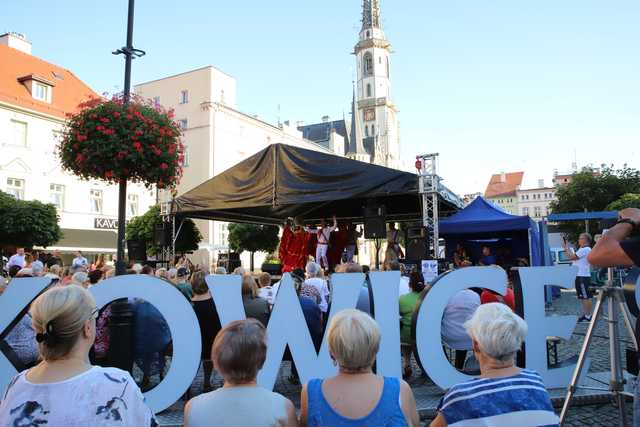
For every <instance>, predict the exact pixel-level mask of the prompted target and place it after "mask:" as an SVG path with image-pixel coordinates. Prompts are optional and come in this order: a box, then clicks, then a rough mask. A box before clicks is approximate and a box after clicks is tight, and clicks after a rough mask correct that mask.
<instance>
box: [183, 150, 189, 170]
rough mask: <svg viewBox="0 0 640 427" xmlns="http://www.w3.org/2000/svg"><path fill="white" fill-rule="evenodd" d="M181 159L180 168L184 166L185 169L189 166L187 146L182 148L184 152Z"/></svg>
mask: <svg viewBox="0 0 640 427" xmlns="http://www.w3.org/2000/svg"><path fill="white" fill-rule="evenodd" d="M182 155H183V159H182V166H184V167H185V168H186V167H187V166H189V160H190V158H189V147H188V146H187V145H185V146H184V152H183V154H182Z"/></svg>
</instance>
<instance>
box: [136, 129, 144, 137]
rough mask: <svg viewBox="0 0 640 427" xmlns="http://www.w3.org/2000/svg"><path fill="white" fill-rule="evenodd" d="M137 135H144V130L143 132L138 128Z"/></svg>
mask: <svg viewBox="0 0 640 427" xmlns="http://www.w3.org/2000/svg"><path fill="white" fill-rule="evenodd" d="M134 133H135V134H136V135H138V136H140V135H144V132H142V131H141V130H140V129H136V131H135V132H134Z"/></svg>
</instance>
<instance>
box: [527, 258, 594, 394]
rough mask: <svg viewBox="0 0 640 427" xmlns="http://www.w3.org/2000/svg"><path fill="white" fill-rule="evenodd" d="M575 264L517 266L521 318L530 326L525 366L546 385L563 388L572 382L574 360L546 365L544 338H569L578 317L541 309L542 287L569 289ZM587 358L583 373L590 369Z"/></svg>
mask: <svg viewBox="0 0 640 427" xmlns="http://www.w3.org/2000/svg"><path fill="white" fill-rule="evenodd" d="M577 273H578V267H569V266H555V267H524V268H519V269H518V274H519V275H520V283H521V284H522V299H523V301H524V303H523V305H524V320H526V322H527V325H529V333H528V334H527V338H526V339H525V363H526V365H527V368H529V369H533V370H535V371H537V372H538V373H540V375H541V376H542V379H543V381H544V383H545V385H546V386H547V387H548V388H560V387H566V386H567V384H569V382H570V381H571V376H572V374H573V371H574V370H575V367H576V365H575V363H574V364H571V365H569V366H563V367H561V368H555V369H549V368H548V366H547V337H550V336H558V337H560V338H562V339H565V340H568V339H570V338H571V334H572V333H573V330H574V329H575V326H576V321H577V319H578V318H577V316H547V315H545V311H544V287H545V286H549V285H553V286H560V287H561V288H565V289H571V288H573V286H574V281H575V278H576V274H577ZM589 364H590V360H589V359H586V360H585V363H584V368H583V369H582V376H581V378H583V377H584V375H586V374H587V372H589Z"/></svg>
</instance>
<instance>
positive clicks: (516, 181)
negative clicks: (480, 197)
mask: <svg viewBox="0 0 640 427" xmlns="http://www.w3.org/2000/svg"><path fill="white" fill-rule="evenodd" d="M523 177H524V172H511V173H506V174H504V178H505V179H504V180H503V179H502V174H499V173H498V174H495V175H492V176H491V180H490V181H489V185H487V189H486V190H485V192H484V196H485V197H487V198H491V197H500V196H513V195H515V194H516V190H517V189H518V187H519V186H520V185H522V178H523Z"/></svg>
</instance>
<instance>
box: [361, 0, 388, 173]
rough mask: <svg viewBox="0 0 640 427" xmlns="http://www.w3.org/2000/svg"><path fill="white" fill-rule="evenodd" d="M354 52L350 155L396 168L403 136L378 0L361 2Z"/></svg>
mask: <svg viewBox="0 0 640 427" xmlns="http://www.w3.org/2000/svg"><path fill="white" fill-rule="evenodd" d="M353 53H354V54H355V56H356V65H357V70H358V72H357V82H356V93H355V100H354V103H353V105H352V114H353V116H352V118H351V127H352V129H351V136H352V138H350V141H349V142H350V144H349V156H350V157H352V158H356V159H358V160H363V161H370V162H372V163H375V164H379V165H383V166H387V167H393V168H397V167H399V161H400V138H399V132H398V111H397V108H396V106H395V104H394V103H393V102H392V100H391V58H390V57H391V44H390V43H389V42H388V41H387V39H386V37H385V35H384V32H383V30H382V22H381V20H380V1H379V0H363V2H362V29H361V30H360V37H359V41H358V43H357V44H356V46H355V49H354V52H353ZM354 131H355V132H354ZM358 134H359V135H358ZM363 150H364V152H363Z"/></svg>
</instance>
